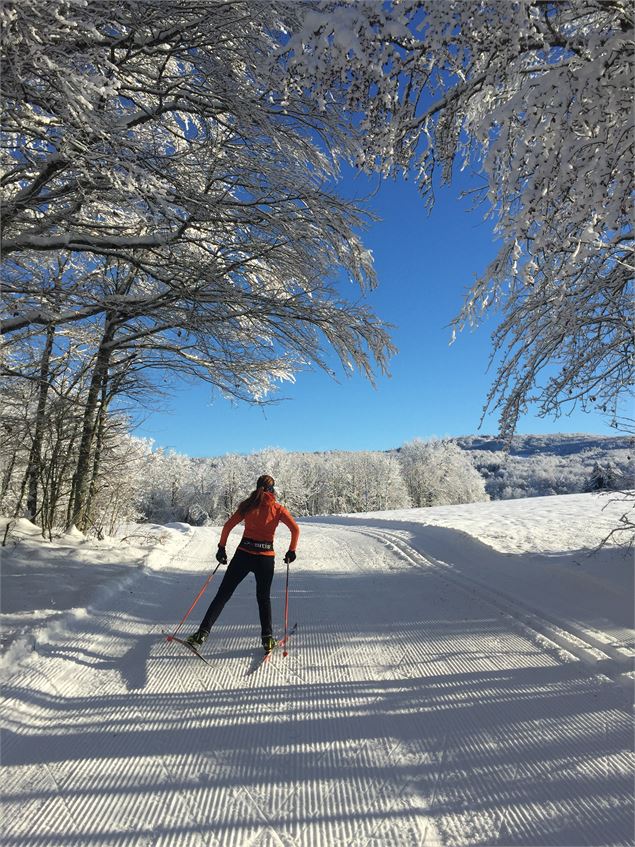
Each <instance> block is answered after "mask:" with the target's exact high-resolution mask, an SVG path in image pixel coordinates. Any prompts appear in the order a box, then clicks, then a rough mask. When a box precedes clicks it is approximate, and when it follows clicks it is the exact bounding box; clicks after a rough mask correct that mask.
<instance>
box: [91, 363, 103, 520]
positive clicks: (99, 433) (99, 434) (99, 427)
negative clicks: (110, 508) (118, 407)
mask: <svg viewBox="0 0 635 847" xmlns="http://www.w3.org/2000/svg"><path fill="white" fill-rule="evenodd" d="M107 409H108V380H107V379H106V378H104V379H103V381H102V385H101V400H100V403H99V411H98V412H97V421H96V426H95V450H94V457H93V467H92V472H91V477H90V484H89V486H88V497H87V499H86V514H87V516H88V518H89V520H90V522H91V523H92V522H93V518H92V512H93V502H94V499H95V493H96V491H97V479H98V477H99V468H100V465H101V453H102V448H103V445H104V430H105V426H106V411H107Z"/></svg>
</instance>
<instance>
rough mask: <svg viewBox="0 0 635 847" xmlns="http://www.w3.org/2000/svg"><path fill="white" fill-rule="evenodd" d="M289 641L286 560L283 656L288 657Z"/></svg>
mask: <svg viewBox="0 0 635 847" xmlns="http://www.w3.org/2000/svg"><path fill="white" fill-rule="evenodd" d="M288 641H289V560H288V559H287V583H286V586H285V589H284V650H283V651H282V655H283V656H288V655H289V651H288V650H287V644H288Z"/></svg>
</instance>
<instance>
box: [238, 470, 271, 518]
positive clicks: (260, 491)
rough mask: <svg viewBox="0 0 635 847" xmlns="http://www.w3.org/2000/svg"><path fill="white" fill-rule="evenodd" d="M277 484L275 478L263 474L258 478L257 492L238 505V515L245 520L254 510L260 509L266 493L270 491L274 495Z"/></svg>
mask: <svg viewBox="0 0 635 847" xmlns="http://www.w3.org/2000/svg"><path fill="white" fill-rule="evenodd" d="M275 484H276V483H275V480H274V479H273V477H271V476H269V475H268V474H263V475H262V476H260V477H258V481H257V482H256V488H255V490H254V491H252V492H251V494H250V495H249V497H247V499H246V500H243V501H242V503H240V504H239V505H238V514H239V515H240V516H241V517H243V518H244V517H245V515H246V514H247V513H248V512H251V511H252V510H253V509H258V508H259V507H260V505H261V504H262V499H263V496H264V494H265V492H266V491H269V492H271V493H273V487H274V485H275Z"/></svg>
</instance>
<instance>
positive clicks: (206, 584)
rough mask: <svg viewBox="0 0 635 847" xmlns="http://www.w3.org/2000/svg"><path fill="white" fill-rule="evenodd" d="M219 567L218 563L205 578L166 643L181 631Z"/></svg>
mask: <svg viewBox="0 0 635 847" xmlns="http://www.w3.org/2000/svg"><path fill="white" fill-rule="evenodd" d="M220 566H221V563H220V562H219V563H218V564H217V565H216V567H215V568H214V570H213V571H212V572H211V574H210V575H209V576H208V577H207V579H206V580H205V584H204V585H203V587H202V588H201V590H200V591H199V592H198V594H197V595H196V597H195V599H194V602H193V603H192V605H191V606H190V608H189V609H188V610H187V612H186V613H185V616H184V617H183V620H182V621H181V623H180V624H179V625H178V626H177V628H176V629H175V630H174V632H173V633H172V635H168V636H167V638H166V639H165V640H166V641H172V640H173V638H174V637H175V636H176V634H177V633H178V631H179V630H180V629H181V627H182V626H183V624H184V623H185V621H186V620H187V619H188V618H189V616H190V614H191V613H192V609H193V608H194V606H196V604H197V603H198V601H199V600H200V599H201V597H202V596H203V594H204V592H205V589H206V588H207V586H208V585H209V584H210V582H211V581H212V580H213V579H214V574H215V573H216V571H217V570H218V569H219V568H220Z"/></svg>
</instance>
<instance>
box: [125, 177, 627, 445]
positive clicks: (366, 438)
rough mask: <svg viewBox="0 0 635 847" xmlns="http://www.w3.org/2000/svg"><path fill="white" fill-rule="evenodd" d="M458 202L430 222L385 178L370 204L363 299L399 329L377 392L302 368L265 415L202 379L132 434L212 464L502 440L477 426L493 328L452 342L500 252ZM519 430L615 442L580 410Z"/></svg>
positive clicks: (445, 196) (444, 201) (152, 411)
mask: <svg viewBox="0 0 635 847" xmlns="http://www.w3.org/2000/svg"><path fill="white" fill-rule="evenodd" d="M372 184H373V185H376V184H377V183H376V182H373V183H372ZM369 185H370V183H368V182H367V181H365V180H355V181H352V180H351V179H347V180H345V182H344V184H343V189H344V191H345V192H346V193H347V194H357V195H358V196H360V195H361V196H364V195H366V194H367V191H368V187H369ZM458 194H459V186H458V185H456V184H455V185H452V186H450V187H447V188H442V189H440V191H439V192H438V194H437V200H436V205H435V207H434V209H433V211H432V214H431V215H428V213H427V211H426V209H425V207H424V204H423V202H422V201H421V199H420V197H419V196H418V194H417V192H416V189H415V186H414V185H413V184H412V183H409V182H408V183H406V182H401V181H398V182H392V181H390V182H384V183H382V185H381V186H380V187H379V190H378V191H377V193H376V194H375V195H374V196H373V197H372V198H371V200H370V201H369V204H368V205H369V207H370V208H371V209H372V210H373V211H374V212H375V213H376V214H378V215H379V216H380V218H381V220H380V221H379V222H377V223H374V224H373V225H372V226H371V229H370V230H369V231H368V232H367V233H366V235H365V242H366V244H367V246H368V247H369V248H371V249H372V251H373V255H374V257H375V266H376V270H377V274H378V277H379V283H380V284H379V288H378V289H377V290H376V291H374V292H372V293H371V294H370V295H369V296H368V297H367V302H369V303H370V305H371V306H372V307H373V309H374V310H375V312H376V313H377V314H378V315H379V316H380V317H381V318H382V319H383V320H384V321H386V322H388V323H391V324H394V325H395V329H394V331H393V341H394V343H395V344H396V346H397V348H398V351H399V352H398V353H397V354H396V355H395V357H394V358H393V359H392V361H391V365H390V370H391V377H390V378H387V377H378V379H377V385H376V387H375V388H373V387H372V386H371V385H370V384H369V383H368V382H367V380H365V379H364V378H362V377H360V376H357V375H356V376H354V377H351V378H347V377H346V376H345V375H343V374H341V375H340V381H339V382H335V381H334V380H333V379H332V378H330V377H329V376H328V375H327V374H326V373H324V372H322V371H318V370H316V371H312V372H304V373H300V374H298V376H297V381H296V383H295V384H290V383H285V384H284V385H282V387H281V392H280V396H281V397H285V398H288V399H285V400H281V401H280V402H279V403H276V404H274V405H269V406H267V407H266V408H256V407H251V406H248V405H246V404H239V405H236V404H232V403H231V402H229V401H227V400H225V399H223V398H222V397H221V396H220V395H219V394H218V392H213V391H212V389H211V387H210V386H209V385H206V384H203V383H195V384H188V385H180V386H175V387H174V389H173V391H172V393H171V395H170V396H169V397H167V398H165V399H163V398H162V399H161V400H160V401H158V400H157V402H156V403H153V404H151V405H152V407H151V408H149V409H145V410H140V411H138V412H135V414H136V416H137V419H138V420H140V423H139V425H138V427H137V428H136V430H135V434H137V435H139V436H143V437H149V438H152V439H154V441H155V444H156V446H157V447H165V448H172V449H174V450H177V451H178V452H180V453H185V454H188V455H190V456H213V455H223V454H225V453H252V452H255V451H257V450H260V449H262V448H264V447H281V448H283V449H285V450H290V451H296V450H297V451H316V450H385V449H389V448H392V447H397V446H399V445H400V444H403V443H404V442H406V441H410V440H412V439H413V438H427V437H429V436H452V435H469V434H474V433H477V432H480V433H483V434H489V433H492V434H493V433H495V432H496V430H497V419H496V417H495V416H492V415H490V416H488V417H487V418H486V419H485V421H484V423H483V425H482V427H481V429H480V430H479V421H480V418H481V413H482V408H483V404H484V402H485V399H486V396H487V392H488V389H489V386H490V384H491V380H492V374H491V373H487V366H488V360H489V353H490V337H489V336H490V331H491V328H492V326H493V324H491V323H490V325H489V326H488V325H482V326H481V327H480V328H478V329H476V330H472V331H470V330H466V331H464V332H463V333H462V334H460V335H459V336H458V338H457V341H456V342H455V343H454V344H453V345H451V346H450V344H449V342H450V336H451V331H450V328H449V327H448V324H449V323H450V321H451V320H452V318H453V316H454V315H455V314H456V313H457V312H458V310H459V308H460V306H461V302H462V298H463V295H464V293H465V291H466V290H467V288H468V287H469V286H470V284H471V283H472V281H473V280H474V278H475V275H477V274H478V273H479V272H481V271H482V270H483V269H484V268H485V266H486V265H487V263H488V261H490V260H491V259H492V258H493V256H494V255H495V252H496V250H495V244H494V240H493V236H492V231H491V225H490V224H489V223H485V222H483V220H482V213H481V212H473V211H470V207H469V203H468V201H465V200H460V199H459V197H458ZM350 297H351V299H358V292H357V289H355V288H353V287H351V289H350ZM518 432H519V433H523V434H527V433H548V432H589V433H594V434H614V431H612V430H611V429H610V427H609V425H608V420H607V419H606V418H604V417H601V416H598V415H588V414H584V413H582V412H579V411H574V412H573V413H572V414H571V415H570V416H567V417H562V418H560V419H558V420H553V419H541V418H539V417H537V416H536V415H535V414H528V415H526V416H525V417H524V418H523V419H522V420H521V423H520V426H519V428H518Z"/></svg>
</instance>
